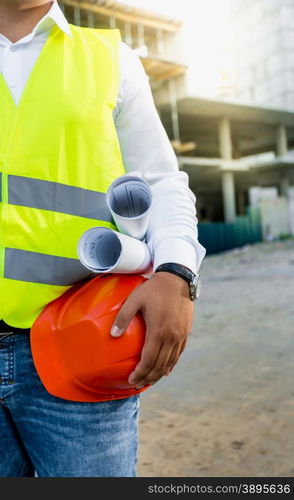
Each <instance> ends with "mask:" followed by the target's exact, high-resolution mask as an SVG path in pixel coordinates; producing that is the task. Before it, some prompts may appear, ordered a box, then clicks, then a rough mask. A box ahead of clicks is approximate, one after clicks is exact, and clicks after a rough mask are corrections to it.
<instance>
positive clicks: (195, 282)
mask: <svg viewBox="0 0 294 500" xmlns="http://www.w3.org/2000/svg"><path fill="white" fill-rule="evenodd" d="M158 272H165V273H171V274H175V275H176V276H179V277H180V278H183V280H185V281H186V282H187V283H188V285H189V291H190V299H191V300H193V301H194V300H196V299H198V298H199V295H200V276H199V274H195V273H193V272H192V271H190V269H188V267H185V266H182V265H181V264H175V263H173V262H167V263H165V264H161V265H160V266H158V267H157V268H156V269H155V273H158Z"/></svg>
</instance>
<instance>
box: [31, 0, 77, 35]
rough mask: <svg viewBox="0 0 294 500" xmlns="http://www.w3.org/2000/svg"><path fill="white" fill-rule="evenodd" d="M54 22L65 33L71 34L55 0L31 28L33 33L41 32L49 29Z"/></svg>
mask: <svg viewBox="0 0 294 500" xmlns="http://www.w3.org/2000/svg"><path fill="white" fill-rule="evenodd" d="M54 24H56V25H57V26H58V28H59V29H60V30H61V31H63V32H64V33H65V34H66V35H69V36H72V33H71V30H70V27H69V24H68V22H67V20H66V18H65V16H64V14H63V12H62V10H61V8H60V7H59V5H58V2H57V0H53V3H52V6H51V8H50V10H49V11H48V12H47V14H45V16H44V17H43V18H42V19H41V20H40V21H39V22H38V24H36V26H35V27H34V29H33V33H34V34H37V33H43V32H45V31H48V30H49V29H51V28H52V27H53V26H54Z"/></svg>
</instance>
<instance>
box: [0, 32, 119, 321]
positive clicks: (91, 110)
mask: <svg viewBox="0 0 294 500" xmlns="http://www.w3.org/2000/svg"><path fill="white" fill-rule="evenodd" d="M70 30H71V34H72V36H69V35H67V34H65V33H64V32H62V31H61V30H60V29H59V28H58V26H54V27H53V28H52V30H51V33H50V35H49V37H48V39H47V41H46V43H45V45H44V47H43V48H42V51H41V53H40V55H39V57H38V59H37V61H36V64H35V66H34V68H33V70H32V72H31V73H30V76H29V78H28V80H27V83H26V86H25V89H24V91H23V94H22V96H21V99H20V101H19V103H18V105H16V103H15V102H14V99H13V97H12V95H11V93H10V90H9V88H8V86H7V84H6V82H5V79H4V77H3V74H2V73H0V102H1V106H0V121H1V134H0V174H1V175H0V297H1V300H0V319H3V320H4V321H6V323H8V324H10V325H12V326H16V327H20V328H28V327H30V326H31V325H32V323H33V322H34V320H35V318H36V317H37V316H38V314H39V313H40V312H41V311H42V309H43V308H44V307H45V306H46V305H47V304H48V302H51V301H52V300H54V299H56V298H57V297H59V296H60V295H61V294H62V293H64V292H65V291H66V290H67V289H68V287H69V286H71V285H72V284H74V283H76V282H78V281H80V280H82V279H84V278H87V277H88V276H89V275H91V273H89V271H88V270H87V269H85V268H83V266H82V265H81V264H80V262H79V260H78V254H77V245H78V241H79V239H80V237H81V235H82V234H83V232H85V231H87V230H88V229H90V228H91V227H94V226H105V227H109V228H113V229H115V225H114V224H113V221H112V219H111V216H110V213H109V211H108V208H107V205H106V192H107V189H108V187H109V186H110V184H111V183H112V182H113V181H114V179H116V178H117V177H118V176H120V175H123V174H124V173H125V169H124V166H123V162H122V157H121V152H120V147H119V141H118V137H117V133H116V128H115V124H114V120H113V109H114V108H115V106H116V102H117V95H118V90H119V82H120V60H119V57H120V34H119V31H118V30H111V29H98V30H96V29H88V28H81V27H77V26H72V25H71V26H70Z"/></svg>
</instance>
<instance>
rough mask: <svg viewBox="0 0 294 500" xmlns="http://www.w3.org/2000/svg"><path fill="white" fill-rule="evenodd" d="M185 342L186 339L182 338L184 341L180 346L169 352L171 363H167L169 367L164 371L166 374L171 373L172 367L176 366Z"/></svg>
mask: <svg viewBox="0 0 294 500" xmlns="http://www.w3.org/2000/svg"><path fill="white" fill-rule="evenodd" d="M186 344H187V339H186V340H184V342H183V343H182V344H181V345H180V348H179V349H178V350H175V351H174V352H173V353H172V354H171V364H170V365H169V368H168V370H167V373H166V375H167V376H168V375H170V374H171V372H172V371H173V369H174V367H175V366H176V364H177V362H178V361H179V358H180V356H181V354H182V352H183V351H184V349H185V347H186Z"/></svg>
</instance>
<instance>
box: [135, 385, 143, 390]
mask: <svg viewBox="0 0 294 500" xmlns="http://www.w3.org/2000/svg"><path fill="white" fill-rule="evenodd" d="M143 387H145V385H137V387H136V389H137V390H139V389H143Z"/></svg>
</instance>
